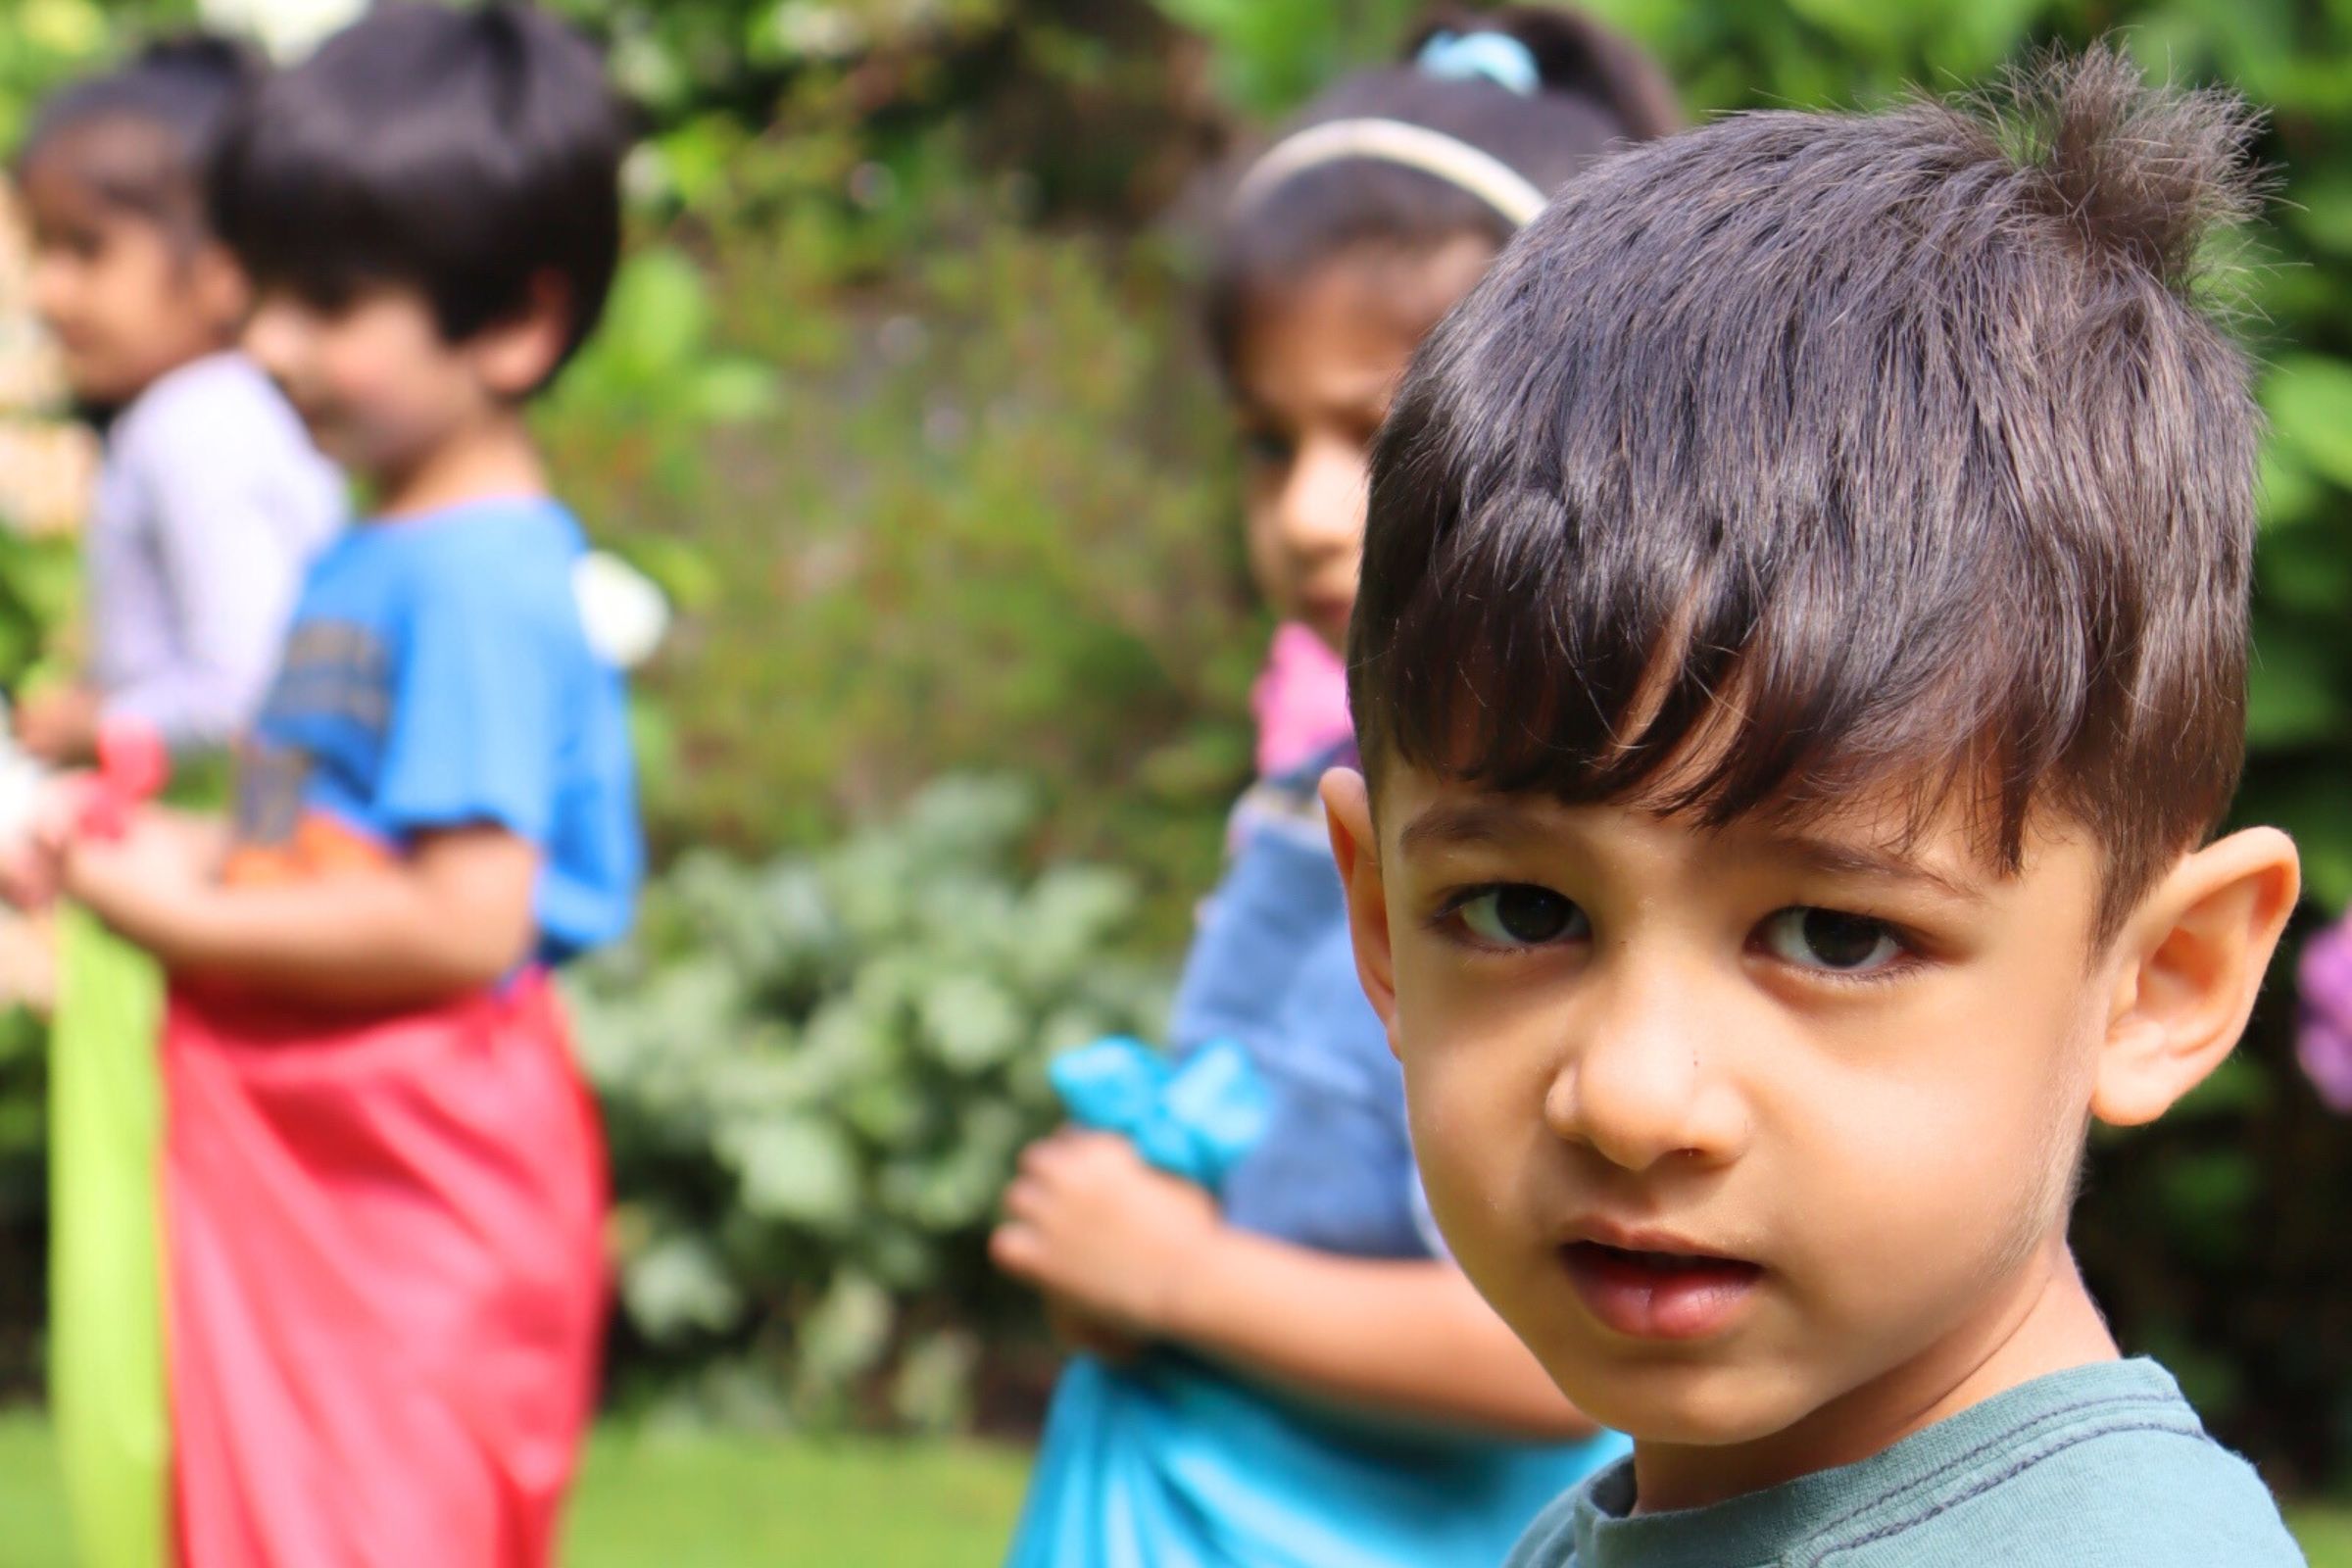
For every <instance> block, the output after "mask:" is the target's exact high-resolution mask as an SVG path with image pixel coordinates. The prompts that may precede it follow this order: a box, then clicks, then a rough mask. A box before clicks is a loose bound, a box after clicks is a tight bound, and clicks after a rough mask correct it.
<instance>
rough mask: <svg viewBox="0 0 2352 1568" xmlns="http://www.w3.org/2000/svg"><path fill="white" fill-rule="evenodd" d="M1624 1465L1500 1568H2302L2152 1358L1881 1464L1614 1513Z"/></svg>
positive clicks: (1562, 1506)
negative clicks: (1693, 1505) (1659, 1509)
mask: <svg viewBox="0 0 2352 1568" xmlns="http://www.w3.org/2000/svg"><path fill="white" fill-rule="evenodd" d="M1632 1494H1633V1486H1632V1473H1631V1471H1630V1469H1628V1468H1623V1467H1621V1468H1619V1469H1617V1470H1612V1471H1606V1472H1603V1473H1602V1474H1601V1475H1599V1476H1596V1477H1594V1478H1593V1482H1591V1483H1589V1484H1588V1485H1587V1487H1586V1488H1584V1489H1583V1490H1581V1491H1580V1492H1579V1493H1577V1494H1575V1495H1571V1496H1569V1497H1566V1498H1563V1499H1562V1500H1561V1501H1560V1502H1558V1503H1556V1504H1554V1505H1553V1506H1552V1507H1551V1508H1550V1509H1548V1510H1546V1512H1545V1513H1544V1516H1543V1517H1542V1518H1541V1519H1539V1520H1538V1522H1537V1524H1536V1526H1535V1527H1534V1528H1533V1529H1531V1530H1530V1531H1529V1533H1528V1536H1527V1538H1526V1539H1525V1540H1524V1541H1523V1542H1522V1543H1521V1544H1520V1547H1519V1550H1518V1552H1517V1553H1515V1554H1514V1555H1513V1557H1512V1558H1511V1568H1682V1565H1685V1564H1697V1563H1699V1562H1702V1561H1704V1562H1711V1563H1717V1564H1720V1565H1722V1568H1733V1565H1741V1568H1746V1565H1753V1568H1895V1565H1897V1564H1902V1565H1906V1568H1944V1565H1949V1568H1963V1565H1965V1568H1979V1565H1982V1564H1987V1563H2001V1564H2009V1565H2016V1568H2039V1565H2045V1564H2046V1565H2049V1568H2059V1565H2066V1568H2123V1565H2126V1564H2129V1565H2131V1568H2207V1565H2210V1564H2217V1563H2229V1564H2231V1565H2233V1568H2302V1564H2303V1556H2302V1553H2301V1551H2300V1550H2299V1549H2298V1548H2297V1547H2296V1545H2295V1543H2294V1540H2293V1538H2292V1537H2291V1536H2289V1535H2288V1534H2287V1531H2286V1527H2285V1524H2284V1523H2283V1522H2282V1521H2281V1520H2280V1518H2279V1516H2278V1505H2277V1504H2276V1503H2275V1502H2273V1501H2272V1499H2271V1495H2270V1493H2269V1491H2268V1490H2267V1489H2266V1488H2265V1487H2264V1486H2263V1484H2262V1481H2261V1479H2260V1478H2259V1477H2258V1476H2256V1475H2255V1473H2254V1471H2253V1468H2252V1467H2251V1466H2249V1465H2248V1464H2247V1463H2246V1462H2245V1461H2244V1460H2243V1459H2240V1458H2239V1457H2238V1456H2237V1455H2235V1454H2233V1453H2231V1452H2229V1450H2228V1449H2227V1448H2224V1447H2223V1446H2221V1445H2219V1444H2218V1443H2216V1442H2214V1441H2213V1439H2212V1438H2211V1437H2209V1436H2207V1434H2206V1432H2205V1429H2204V1426H2203V1425H2202V1423H2200V1422H2199V1421H2198V1419H2197V1416H2196V1412H2195V1411H2194V1410H2192V1409H2191V1408H2190V1407H2189V1405H2188V1402H2187V1401H2186V1400H2185V1399H2183V1398H2182V1397H2180V1389H2179V1388H2178V1386H2177V1385H2175V1384H2174V1383H2173V1381H2172V1379H2171V1377H2170V1376H2168V1375H2167V1374H2166V1373H2165V1372H2164V1371H2163V1369H2162V1368H2160V1367H2158V1366H2156V1365H2155V1364H2154V1363H2152V1362H2146V1361H2134V1362H2116V1363H2109V1364H2106V1365H2102V1366H2093V1367H2081V1368H2076V1369H2075V1370H2073V1371H2071V1372H2065V1373H2060V1374H2058V1375H2056V1376H2054V1377H2050V1378H2043V1379H2039V1380H2037V1381H2036V1382H2034V1383H2033V1384H2029V1385H2027V1386H2025V1387H2024V1388H2021V1389H2015V1390H2011V1391H2009V1393H2007V1394H2004V1395H2002V1396H2000V1397H1997V1398H1995V1399H1992V1400H1988V1401H1986V1402H1985V1404H1984V1405H1980V1406H1978V1407H1977V1408H1975V1409H1973V1410H1969V1411H1965V1412H1963V1413H1962V1414H1961V1415H1959V1416H1957V1417H1954V1418H1953V1419H1952V1420H1950V1421H1946V1422H1943V1423H1940V1424H1939V1425H1937V1426H1936V1427H1932V1428H1930V1429H1928V1430H1927V1431H1926V1432H1923V1433H1920V1434H1918V1435H1917V1436H1915V1437H1913V1438H1910V1439H1907V1440H1905V1441H1904V1442H1902V1443H1900V1444H1897V1445H1895V1446H1894V1447H1892V1448H1889V1449H1887V1451H1886V1452H1885V1453H1882V1454H1879V1455H1877V1456H1876V1457H1874V1458H1871V1459H1868V1460H1865V1461H1863V1462H1862V1463H1860V1464H1855V1465H1848V1466H1845V1467H1844V1468H1842V1469H1838V1470H1833V1471H1826V1472H1823V1473H1822V1474H1819V1475H1815V1476H1808V1477H1806V1478H1804V1479H1803V1480H1801V1481H1798V1482H1794V1483H1791V1484H1790V1485H1789V1486H1786V1487H1780V1488H1775V1489H1773V1490H1772V1491H1770V1492H1766V1493H1760V1494H1756V1495H1752V1496H1747V1497H1740V1498H1735V1499H1733V1500H1731V1501H1730V1502H1726V1503H1722V1504H1718V1505H1716V1506H1715V1507H1711V1508H1703V1509H1693V1510H1691V1511H1690V1512H1688V1513H1679V1514H1657V1515H1645V1516H1636V1517H1632V1518H1628V1517H1625V1516H1624V1515H1625V1509H1626V1507H1627V1506H1628V1505H1629V1504H1630V1503H1631V1500H1632Z"/></svg>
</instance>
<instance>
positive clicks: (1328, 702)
mask: <svg viewBox="0 0 2352 1568" xmlns="http://www.w3.org/2000/svg"><path fill="white" fill-rule="evenodd" d="M1250 711H1251V712H1253V713H1255V714H1256V715H1257V770H1258V772H1259V773H1261V774H1265V775H1267V776H1272V775H1275V774H1279V773H1286V772H1289V771H1290V770H1291V769H1292V768H1295V767H1299V766H1300V765H1301V764H1303V763H1305V762H1308V761H1311V760H1313V759H1314V757H1315V755H1316V754H1317V753H1319V752H1324V751H1328V750H1329V749H1331V748H1332V747H1334V746H1337V745H1339V744H1340V743H1341V742H1342V741H1344V740H1346V739H1347V738H1348V727H1349V726H1348V666H1347V664H1346V663H1344V662H1342V661H1341V659H1340V656H1339V655H1337V654H1335V653H1333V652H1332V651H1331V648H1330V647H1329V645H1327V644H1326V643H1325V642H1324V641H1323V639H1322V638H1320V637H1318V636H1316V635H1315V634H1314V633H1313V632H1312V631H1310V630H1308V629H1307V628H1306V627H1304V626H1302V625H1300V624H1299V622H1297V621H1286V622H1284V624H1283V625H1282V626H1281V627H1280V628H1279V629H1277V630H1276V631H1275V633H1274V646H1273V648H1272V650H1271V651H1270V652H1269V653H1268V654H1267V656H1266V667H1265V668H1264V669H1263V670H1262V671H1260V672H1259V674H1258V677H1257V684H1256V685H1255V686H1254V687H1252V688H1251V689H1250Z"/></svg>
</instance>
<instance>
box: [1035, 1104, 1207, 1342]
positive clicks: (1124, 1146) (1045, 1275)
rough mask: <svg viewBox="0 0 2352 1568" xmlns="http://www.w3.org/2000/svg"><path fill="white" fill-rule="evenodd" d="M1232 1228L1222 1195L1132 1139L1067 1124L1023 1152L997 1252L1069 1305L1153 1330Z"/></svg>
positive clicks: (1166, 1319)
mask: <svg viewBox="0 0 2352 1568" xmlns="http://www.w3.org/2000/svg"><path fill="white" fill-rule="evenodd" d="M1223 1231H1224V1222H1223V1220H1222V1218H1221V1217H1220V1215H1219V1214H1218V1212H1217V1203H1216V1200H1215V1199H1213V1198H1211V1197H1210V1196H1209V1195H1208V1194H1207V1193H1205V1192H1203V1191H1202V1190H1201V1188H1199V1187H1196V1186H1195V1185H1193V1184H1192V1183H1191V1182H1187V1181H1180V1180H1178V1179H1177V1178H1176V1177H1173V1176H1169V1175H1166V1174H1164V1173H1163V1172H1160V1171H1157V1170H1154V1169H1152V1167H1151V1166H1150V1165H1147V1164H1145V1163H1144V1160H1143V1158H1142V1156H1141V1155H1139V1154H1137V1153H1136V1152H1135V1149H1134V1147H1133V1146H1132V1145H1130V1144H1129V1143H1128V1142H1127V1140H1126V1139H1124V1138H1119V1137H1115V1136H1113V1135H1111V1134H1109V1133H1092V1132H1074V1131H1073V1132H1060V1133H1056V1134H1054V1136H1053V1137H1051V1138H1047V1139H1042V1140H1040V1141H1039V1142H1037V1143H1034V1144H1032V1145H1030V1146H1029V1148H1028V1150H1027V1151H1026V1152H1023V1153H1022V1155H1021V1165H1020V1174H1019V1175H1018V1176H1016V1177H1014V1178H1013V1183H1012V1186H1011V1187H1010V1188H1009V1189H1007V1190H1006V1192H1005V1222H1004V1223H1003V1224H1002V1225H1000V1226H998V1227H997V1231H996V1234H995V1235H994V1236H992V1237H990V1238H989V1255H990V1256H992V1257H993V1258H995V1259H996V1262H997V1266H998V1267H999V1268H1001V1269H1003V1270H1005V1272H1006V1273H1007V1274H1011V1275H1013V1276H1015V1277H1016V1278H1019V1279H1022V1280H1026V1281H1027V1282H1029V1283H1030V1284H1031V1285H1034V1286H1036V1287H1037V1288H1038V1289H1039V1290H1040V1291H1042V1292H1044V1293H1045V1294H1046V1295H1047V1297H1048V1298H1049V1299H1056V1298H1057V1299H1059V1301H1060V1303H1061V1304H1062V1305H1063V1306H1065V1307H1066V1308H1067V1309H1068V1310H1069V1311H1070V1312H1074V1313H1076V1314H1079V1315H1081V1316H1083V1317H1086V1318H1091V1319H1094V1320H1095V1321H1096V1322H1097V1323H1098V1324H1099V1325H1101V1326H1102V1327H1103V1328H1107V1329H1110V1330H1113V1331H1115V1332H1117V1333H1118V1334H1121V1335H1132V1336H1136V1337H1139V1338H1145V1339H1149V1338H1153V1337H1156V1336H1159V1335H1161V1334H1164V1333H1165V1332H1167V1330H1168V1327H1169V1323H1170V1318H1171V1312H1170V1307H1171V1303H1172V1302H1173V1301H1174V1299H1175V1297H1176V1294H1177V1290H1178V1288H1179V1286H1180V1285H1181V1284H1182V1282H1183V1279H1184V1275H1185V1272H1186V1270H1187V1269H1188V1267H1190V1266H1191V1264H1192V1262H1193V1260H1194V1259H1196V1258H1197V1257H1198V1256H1199V1255H1200V1253H1201V1251H1202V1250H1204V1249H1206V1248H1209V1247H1213V1246H1214V1245H1215V1244H1216V1241H1217V1238H1218V1237H1219V1236H1220V1235H1221V1234H1223Z"/></svg>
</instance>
